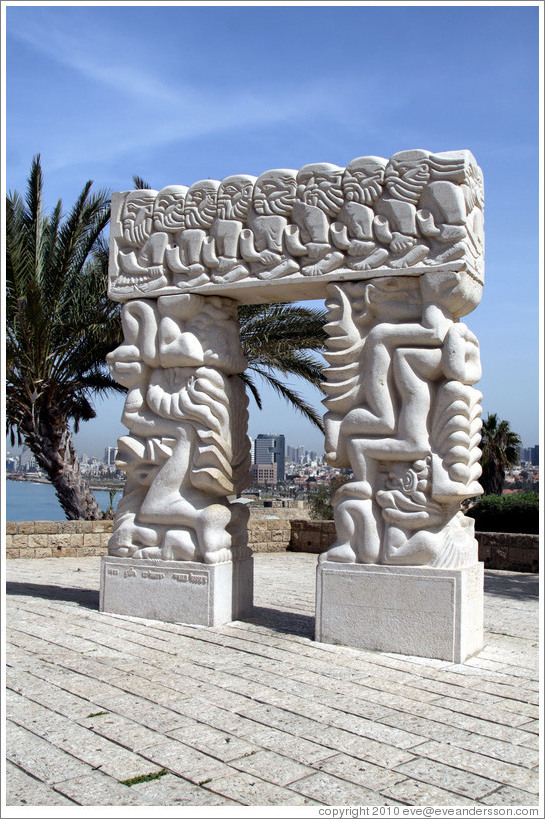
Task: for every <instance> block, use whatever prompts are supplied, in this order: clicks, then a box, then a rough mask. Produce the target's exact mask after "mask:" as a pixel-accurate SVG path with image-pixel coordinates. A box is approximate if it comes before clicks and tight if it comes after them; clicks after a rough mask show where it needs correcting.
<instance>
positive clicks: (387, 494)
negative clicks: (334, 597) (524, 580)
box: [322, 272, 482, 568]
mask: <svg viewBox="0 0 545 819" xmlns="http://www.w3.org/2000/svg"><path fill="white" fill-rule="evenodd" d="M459 278H460V274H459V273H455V272H453V273H442V274H441V273H437V272H430V273H426V274H424V275H423V276H422V277H420V278H419V279H418V278H410V279H408V278H393V277H391V278H385V279H375V280H374V281H373V282H360V283H357V284H350V283H347V284H343V285H341V284H336V285H330V286H329V292H330V294H329V298H328V301H327V302H326V306H327V308H328V312H329V317H330V321H329V323H328V324H327V325H326V331H327V333H328V336H329V340H328V345H327V353H326V354H325V357H326V360H327V361H328V363H329V365H330V366H329V368H328V369H327V370H326V376H327V382H326V383H325V384H324V391H325V392H326V394H327V396H328V397H327V398H326V399H325V400H324V402H323V403H324V404H325V406H326V408H327V413H326V415H325V419H324V421H325V431H326V459H327V460H328V462H329V463H330V464H331V465H332V466H336V467H340V468H343V467H344V468H350V469H352V472H353V480H351V481H350V482H349V483H346V484H344V485H343V486H342V487H341V488H340V489H339V490H338V491H337V493H336V495H335V497H334V509H335V523H336V530H337V540H336V542H335V543H334V544H333V545H332V547H331V549H330V550H329V552H327V553H325V554H324V555H323V558H322V559H323V560H334V561H341V562H360V563H383V564H394V565H396V564H397V565H428V566H435V567H442V568H445V567H449V568H455V567H459V566H463V565H468V564H469V563H472V562H474V561H475V559H476V557H475V554H476V553H475V549H476V541H475V539H474V537H473V530H472V523H471V521H470V520H469V519H468V518H465V517H464V516H463V515H462V513H461V512H460V511H459V509H460V501H462V500H463V499H465V498H471V497H475V496H476V495H478V494H480V493H481V491H482V490H481V488H480V486H479V484H478V478H479V476H480V474H481V468H480V466H479V458H480V455H481V452H480V450H479V448H478V447H479V442H480V429H481V404H480V401H481V397H482V396H481V394H480V393H479V392H478V391H477V390H476V389H475V388H474V387H473V385H474V384H475V383H476V382H477V381H478V380H479V379H480V377H481V367H480V359H479V345H478V342H477V339H476V338H475V336H474V335H473V333H472V332H471V331H470V330H469V329H468V328H467V327H466V325H465V324H462V323H460V322H459V321H458V320H457V315H456V314H455V313H452V312H451V310H450V307H451V306H452V304H453V303H454V304H457V299H456V297H453V296H452V293H453V292H454V293H455V291H456V288H457V285H458V283H459Z"/></svg>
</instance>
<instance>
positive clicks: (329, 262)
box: [285, 162, 344, 276]
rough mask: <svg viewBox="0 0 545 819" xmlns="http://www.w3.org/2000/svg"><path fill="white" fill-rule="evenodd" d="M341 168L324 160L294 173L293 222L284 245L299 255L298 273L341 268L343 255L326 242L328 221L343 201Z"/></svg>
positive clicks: (332, 217) (324, 271)
mask: <svg viewBox="0 0 545 819" xmlns="http://www.w3.org/2000/svg"><path fill="white" fill-rule="evenodd" d="M343 170H344V169H343V168H339V166H338V165H330V164H328V163H326V162H323V163H317V164H314V165H305V166H304V167H303V168H301V170H300V171H299V173H298V174H297V199H296V202H295V205H294V206H293V214H292V219H293V222H294V224H292V225H290V226H288V228H287V229H286V234H285V235H286V247H287V249H288V251H289V252H290V254H291V255H292V256H294V257H296V258H299V261H300V264H301V273H303V274H304V275H305V276H319V275H320V274H323V273H331V272H332V271H333V270H336V269H337V268H339V267H341V265H342V264H343V261H344V255H343V254H342V253H341V252H339V250H337V249H336V248H334V247H332V245H331V243H330V235H329V226H330V220H332V219H335V218H336V217H337V214H338V213H339V211H340V210H341V207H342V204H343V191H342V182H341V180H342V175H343Z"/></svg>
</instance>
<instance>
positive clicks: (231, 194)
mask: <svg viewBox="0 0 545 819" xmlns="http://www.w3.org/2000/svg"><path fill="white" fill-rule="evenodd" d="M255 180H256V177H255V176H248V175H246V174H240V175H236V176H228V177H226V178H225V179H224V180H223V182H221V184H220V186H219V189H218V217H219V218H220V219H237V220H238V221H239V222H243V221H244V220H245V219H246V217H247V215H248V213H249V211H250V206H251V204H252V193H253V190H254V183H255Z"/></svg>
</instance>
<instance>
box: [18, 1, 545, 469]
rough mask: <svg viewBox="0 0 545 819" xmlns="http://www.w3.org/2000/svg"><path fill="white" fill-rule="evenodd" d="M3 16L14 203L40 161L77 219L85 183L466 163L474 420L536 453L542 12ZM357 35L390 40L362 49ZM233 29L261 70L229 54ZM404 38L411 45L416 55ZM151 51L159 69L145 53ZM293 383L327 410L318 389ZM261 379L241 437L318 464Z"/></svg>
mask: <svg viewBox="0 0 545 819" xmlns="http://www.w3.org/2000/svg"><path fill="white" fill-rule="evenodd" d="M3 12H4V13H5V15H6V17H5V21H6V25H5V27H4V30H5V31H6V68H7V74H6V91H7V97H6V141H5V145H6V152H5V171H6V173H5V174H4V175H3V178H4V180H5V182H4V184H5V190H4V192H6V190H18V191H19V192H21V193H22V192H24V190H25V187H26V178H27V176H28V172H29V169H30V162H31V159H32V156H33V155H35V154H37V153H40V154H41V157H42V165H43V169H44V177H45V194H46V205H47V207H48V208H51V207H52V206H53V204H54V203H55V202H56V201H57V199H58V198H59V197H62V199H63V202H64V205H65V211H66V210H67V209H68V208H69V207H70V206H71V205H72V203H73V202H74V201H75V199H76V197H77V195H78V194H79V192H80V190H81V188H82V187H83V185H84V183H85V181H86V180H87V179H88V178H91V179H94V186H93V189H94V190H98V189H101V188H108V189H110V190H127V189H129V188H131V187H132V186H133V183H132V175H133V174H138V175H140V176H142V177H143V178H144V179H146V180H147V181H148V182H149V183H150V184H152V185H153V186H154V187H155V188H157V189H160V188H161V187H163V186H165V185H168V184H187V185H189V184H191V183H192V182H194V181H195V180H197V179H200V178H208V177H210V178H216V179H222V178H224V177H225V176H227V175H229V174H233V173H240V172H242V173H250V174H255V175H258V174H259V173H261V172H262V171H263V170H266V169H269V168H275V167H279V168H282V167H286V168H298V167H301V166H302V165H304V164H306V163H308V162H321V161H323V162H332V163H335V164H338V165H340V166H344V165H345V164H346V163H347V162H348V161H349V160H351V159H352V158H353V157H356V156H361V155H380V156H384V157H389V156H391V155H392V154H393V153H395V152H396V151H399V150H403V149H407V148H412V147H422V148H427V149H429V150H432V151H444V150H458V149H463V148H467V149H469V150H471V151H472V153H473V154H474V155H475V157H476V159H477V162H478V164H479V165H480V166H481V168H482V170H483V173H484V179H485V235H486V281H485V286H484V291H483V298H482V302H481V304H480V305H479V306H478V307H477V309H476V310H475V311H474V312H473V313H471V315H470V316H468V317H467V318H466V319H464V320H465V321H466V323H467V324H468V326H469V327H470V329H471V330H472V331H473V332H474V333H475V335H476V336H477V338H478V339H479V342H480V346H481V359H482V365H483V377H482V379H481V382H480V383H479V384H477V385H476V386H477V388H478V389H479V390H481V391H482V393H483V418H486V416H487V414H488V413H497V414H498V416H499V417H500V418H502V419H505V420H507V421H509V423H510V425H511V428H512V429H513V431H515V432H517V433H518V434H519V435H520V437H521V439H522V441H523V443H524V444H525V445H526V446H534V445H536V444H538V442H539V440H540V424H541V423H542V422H541V418H542V415H543V413H542V412H541V413H540V411H539V408H540V403H539V402H540V399H541V392H542V391H540V390H539V378H540V376H539V373H540V367H539V358H540V349H541V348H540V341H541V340H542V336H541V335H540V333H542V330H540V328H539V306H538V305H539V304H540V301H539V276H538V271H539V208H538V203H539V195H540V192H542V187H541V184H542V183H540V173H539V123H540V111H539V32H540V14H541V13H542V8H540V7H538V4H535V5H528V6H516V7H515V6H501V5H497V6H496V5H494V4H488V5H487V6H470V5H467V6H456V7H454V6H444V5H438V6H431V5H428V6H423V7H419V6H413V5H411V4H409V3H407V4H406V5H405V6H395V7H393V6H392V7H379V6H367V5H357V4H356V5H354V6H350V7H342V6H341V7H339V6H331V7H328V6H311V5H307V6H300V7H287V6H286V7H279V6H277V7H267V6H260V5H254V6H251V7H244V8H237V7H234V6H227V5H225V6H222V7H213V6H206V5H205V6H199V7H190V6H187V5H185V4H179V5H177V6H169V7H155V8H153V9H152V8H150V7H136V6H134V7H132V6H119V7H108V6H92V5H88V6H71V5H65V6H58V7H55V6H45V5H36V6H11V7H7V8H6V7H5V6H4V7H3ZM332 30H335V31H340V32H342V36H339V37H332V36H331V31H332ZM362 30H366V31H375V32H381V33H382V34H383V35H384V36H377V37H375V38H372V37H369V38H366V39H365V42H364V43H363V41H362V39H361V36H360V32H361V31H362ZM180 31H183V41H184V48H183V49H180V47H179V32H180ZM232 31H237V33H238V36H239V38H240V42H241V43H242V44H244V57H243V58H242V57H241V58H240V60H242V59H243V64H244V66H246V67H247V66H250V65H251V67H252V70H251V71H242V72H241V71H240V62H239V59H235V58H234V57H233V58H232V59H230V60H228V59H223V58H222V55H225V54H226V51H225V37H226V32H227V33H228V32H232ZM445 31H448V32H449V38H448V39H447V38H445V36H444V32H445ZM384 37H387V39H388V55H389V56H388V59H385V58H384ZM409 43H419V44H420V45H419V46H418V61H415V59H414V49H413V48H410V47H408V45H407V44H409ZM204 44H205V47H204ZM295 44H296V45H295ZM153 52H155V53H157V54H160V55H161V59H156V60H146V61H145V63H144V62H143V61H142V60H141V58H140V55H141V54H142V53H146V54H150V53H153ZM325 53H327V55H328V56H327V60H324V59H323V58H322V55H323V54H325ZM264 54H265V55H267V54H268V55H269V59H264V58H263V55H264ZM347 55H349V58H350V59H349V60H347ZM273 57H274V71H271V59H272V58H273ZM386 91H387V93H386ZM21 100H24V101H25V102H24V105H23V104H21ZM426 101H427V103H428V104H424V103H425V102H426ZM135 123H138V127H137V128H135V127H134V125H135ZM37 135H39V136H38V137H37ZM306 304H311V305H312V304H314V305H316V306H322V305H323V302H321V301H318V302H307V303H306ZM289 383H290V385H293V386H294V387H295V388H296V389H297V390H299V391H300V392H301V394H302V395H303V397H304V398H305V399H306V400H308V401H310V402H311V403H312V404H313V405H314V406H315V407H317V408H318V409H320V400H321V398H322V397H323V396H322V395H320V393H319V392H318V391H317V390H315V389H313V388H311V387H310V386H308V385H306V384H303V383H301V382H300V381H298V380H297V379H290V380H289ZM258 386H259V390H260V392H261V395H262V399H263V405H264V410H263V411H262V412H260V411H259V410H258V409H257V407H256V405H255V402H254V401H253V399H252V398H250V405H249V412H250V423H249V435H250V436H251V437H255V436H256V435H257V434H258V433H260V432H262V430H267V429H276V430H277V431H278V432H281V433H283V434H284V435H285V436H286V439H287V440H291V441H294V442H301V443H302V444H303V445H305V447H306V448H307V449H314V450H316V451H318V452H320V451H322V450H323V437H322V435H321V433H320V432H319V430H317V429H315V428H313V427H312V426H311V425H310V423H309V422H307V421H305V420H303V418H302V417H301V416H300V415H298V414H297V413H296V412H295V410H292V409H290V408H289V406H288V405H287V404H286V403H285V402H284V401H283V400H282V399H280V398H279V397H278V396H276V395H275V394H274V393H273V392H272V391H271V390H270V389H269V388H268V387H267V386H266V385H265V384H263V383H261V382H260V383H259V384H258ZM123 401H124V398H123V396H113V397H109V398H107V399H106V400H102V399H98V400H96V401H95V406H96V408H97V418H96V419H95V420H93V421H90V422H88V423H84V424H82V425H81V428H80V432H79V433H78V435H76V436H75V437H74V442H75V445H76V448H77V450H78V452H85V451H87V452H89V453H95V454H96V453H100V452H101V451H103V449H104V447H105V446H106V445H112V444H113V443H115V441H116V440H117V438H119V437H120V436H121V435H123V434H125V432H126V430H125V428H124V427H123V426H122V424H121V421H120V419H121V413H122V407H123ZM279 418H281V419H282V427H283V428H282V429H278V419H279ZM7 450H8V451H9V450H10V444H9V443H8V444H7Z"/></svg>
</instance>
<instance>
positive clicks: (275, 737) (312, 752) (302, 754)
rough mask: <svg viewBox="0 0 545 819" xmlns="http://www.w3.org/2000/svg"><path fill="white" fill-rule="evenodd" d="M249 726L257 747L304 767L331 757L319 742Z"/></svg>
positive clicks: (257, 726)
mask: <svg viewBox="0 0 545 819" xmlns="http://www.w3.org/2000/svg"><path fill="white" fill-rule="evenodd" d="M248 726H249V727H247V729H246V730H247V731H248V733H247V736H248V737H249V738H251V740H252V742H254V743H255V744H256V745H260V746H262V747H263V748H264V749H267V750H269V751H276V753H278V754H282V755H284V756H285V757H289V758H290V759H292V760H294V761H295V762H300V763H301V764H302V765H307V764H308V765H315V763H316V760H318V759H324V758H326V757H328V756H331V748H328V747H326V746H324V745H321V744H318V743H317V742H311V741H310V740H307V739H303V738H302V737H296V736H292V735H291V734H287V733H286V732H285V731H279V730H278V729H276V728H271V727H268V726H266V725H256V723H255V722H254V723H250V722H248ZM407 758H412V757H407Z"/></svg>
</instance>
